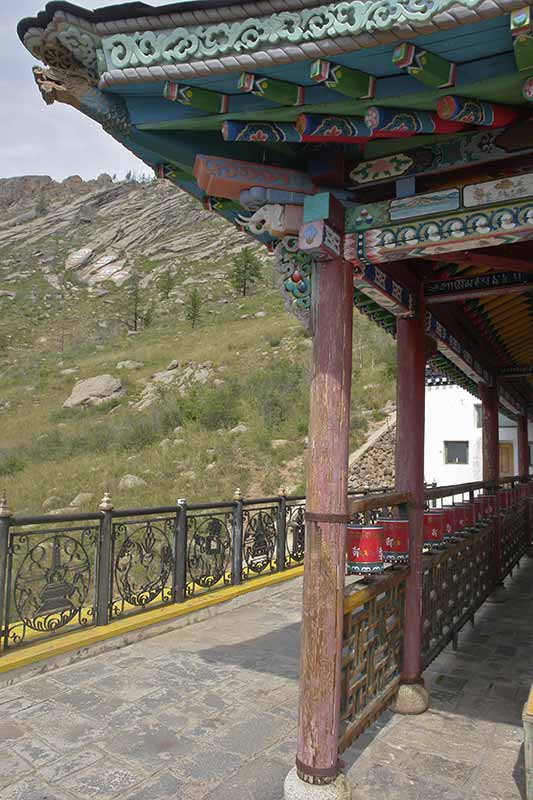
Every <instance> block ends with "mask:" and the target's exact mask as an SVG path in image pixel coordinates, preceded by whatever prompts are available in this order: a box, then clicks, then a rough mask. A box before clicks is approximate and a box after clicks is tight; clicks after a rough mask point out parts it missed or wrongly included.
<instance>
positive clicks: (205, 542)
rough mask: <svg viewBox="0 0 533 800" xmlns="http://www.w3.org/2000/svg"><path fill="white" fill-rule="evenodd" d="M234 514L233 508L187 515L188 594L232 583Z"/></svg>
mask: <svg viewBox="0 0 533 800" xmlns="http://www.w3.org/2000/svg"><path fill="white" fill-rule="evenodd" d="M233 516H234V513H233V510H232V509H231V508H230V509H224V508H221V509H212V510H204V511H194V512H192V511H191V512H190V513H189V514H188V515H187V545H186V595H187V597H192V596H193V595H195V594H199V593H201V592H206V591H210V590H212V589H215V588H221V587H222V586H227V585H228V584H230V583H231V561H232V557H233Z"/></svg>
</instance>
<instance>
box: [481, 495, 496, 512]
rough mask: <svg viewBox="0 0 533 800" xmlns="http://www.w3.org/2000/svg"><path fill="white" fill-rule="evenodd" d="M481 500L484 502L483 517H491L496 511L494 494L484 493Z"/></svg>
mask: <svg viewBox="0 0 533 800" xmlns="http://www.w3.org/2000/svg"><path fill="white" fill-rule="evenodd" d="M483 502H484V504H485V517H493V516H494V514H495V513H496V495H495V494H484V495H483Z"/></svg>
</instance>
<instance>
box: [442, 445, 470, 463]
mask: <svg viewBox="0 0 533 800" xmlns="http://www.w3.org/2000/svg"><path fill="white" fill-rule="evenodd" d="M444 463H445V464H468V442H444Z"/></svg>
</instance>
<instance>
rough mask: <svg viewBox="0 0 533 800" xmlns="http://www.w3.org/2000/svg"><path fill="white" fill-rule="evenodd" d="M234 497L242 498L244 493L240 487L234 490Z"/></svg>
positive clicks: (235, 498)
mask: <svg viewBox="0 0 533 800" xmlns="http://www.w3.org/2000/svg"><path fill="white" fill-rule="evenodd" d="M233 499H234V500H242V493H241V490H240V489H239V488H238V487H237V489H235V491H234V492H233Z"/></svg>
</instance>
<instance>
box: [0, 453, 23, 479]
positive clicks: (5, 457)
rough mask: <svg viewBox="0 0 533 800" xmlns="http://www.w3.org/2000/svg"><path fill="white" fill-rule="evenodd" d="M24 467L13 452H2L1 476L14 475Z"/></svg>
mask: <svg viewBox="0 0 533 800" xmlns="http://www.w3.org/2000/svg"><path fill="white" fill-rule="evenodd" d="M24 466H25V464H24V462H23V461H22V459H21V458H20V457H19V456H18V455H16V454H15V453H13V452H12V451H11V450H0V475H2V476H4V475H14V474H15V473H16V472H20V470H21V469H23V468H24Z"/></svg>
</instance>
